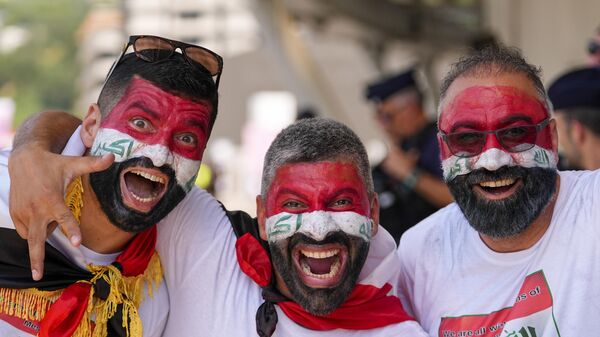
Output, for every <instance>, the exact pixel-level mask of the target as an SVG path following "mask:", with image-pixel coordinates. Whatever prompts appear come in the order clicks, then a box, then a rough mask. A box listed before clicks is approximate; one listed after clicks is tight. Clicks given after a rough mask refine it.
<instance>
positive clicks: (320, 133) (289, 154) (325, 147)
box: [261, 118, 374, 198]
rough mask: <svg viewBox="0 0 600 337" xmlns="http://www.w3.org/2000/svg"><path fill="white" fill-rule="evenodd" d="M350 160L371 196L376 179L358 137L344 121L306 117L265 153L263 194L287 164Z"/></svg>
mask: <svg viewBox="0 0 600 337" xmlns="http://www.w3.org/2000/svg"><path fill="white" fill-rule="evenodd" d="M337 160H347V161H349V162H351V163H353V164H354V165H355V166H356V168H357V169H358V173H359V174H360V176H361V177H362V178H363V180H364V183H365V186H366V188H367V192H368V194H369V197H372V196H373V193H374V192H373V179H372V177H371V169H370V167H369V159H368V157H367V151H366V150H365V147H364V145H363V144H362V142H361V141H360V139H359V138H358V136H357V135H356V134H355V133H354V132H353V131H352V130H350V128H349V127H347V126H345V125H344V124H342V123H339V122H336V121H334V120H331V119H327V118H309V119H302V120H300V121H297V122H296V123H294V124H292V125H290V126H288V127H287V128H285V129H283V131H281V132H280V133H279V134H278V135H277V137H276V138H275V140H274V141H273V143H272V144H271V146H270V147H269V150H268V151H267V154H266V155H265V162H264V166H263V174H262V187H261V194H262V197H263V198H266V195H267V191H268V190H269V187H270V186H271V183H272V182H273V178H274V177H275V172H276V171H277V169H278V168H279V167H281V166H283V165H285V164H295V163H313V162H319V161H337Z"/></svg>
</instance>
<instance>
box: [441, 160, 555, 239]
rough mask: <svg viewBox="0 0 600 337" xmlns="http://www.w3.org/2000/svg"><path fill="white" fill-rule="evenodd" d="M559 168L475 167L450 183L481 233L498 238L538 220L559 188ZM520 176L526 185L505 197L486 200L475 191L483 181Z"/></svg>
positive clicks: (517, 231) (463, 210)
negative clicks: (488, 168) (474, 186)
mask: <svg viewBox="0 0 600 337" xmlns="http://www.w3.org/2000/svg"><path fill="white" fill-rule="evenodd" d="M557 175H558V173H557V171H556V169H550V168H540V167H533V168H524V167H520V166H511V167H502V168H500V169H498V170H496V171H493V172H492V171H488V170H485V169H478V170H474V171H472V172H471V173H469V174H466V175H462V176H458V177H456V178H455V179H454V180H452V181H450V182H448V187H449V188H450V192H451V193H452V195H453V196H454V199H455V200H456V203H457V204H458V206H459V207H460V209H461V210H462V212H463V214H464V215H465V217H466V218H467V221H469V224H470V225H471V227H473V228H474V229H475V230H476V231H477V232H479V233H481V234H484V235H487V236H489V237H492V238H495V239H502V238H508V237H513V236H516V235H519V234H521V233H523V232H524V231H525V230H526V229H527V228H528V227H529V226H530V225H531V223H532V222H533V221H534V220H535V219H537V217H538V216H539V215H540V214H541V213H542V211H543V210H544V208H546V206H547V205H548V203H549V202H550V199H551V198H552V195H553V194H554V192H555V191H556V179H557ZM503 178H520V179H521V180H522V182H523V185H522V186H521V187H520V188H519V189H518V190H517V191H515V192H514V193H513V194H512V195H511V196H509V197H507V198H505V199H502V200H486V199H484V198H482V197H481V196H479V195H478V194H477V193H476V192H475V191H473V185H475V184H478V183H480V182H482V181H491V180H500V179H503Z"/></svg>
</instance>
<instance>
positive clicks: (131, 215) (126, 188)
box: [90, 158, 186, 233]
mask: <svg viewBox="0 0 600 337" xmlns="http://www.w3.org/2000/svg"><path fill="white" fill-rule="evenodd" d="M90 185H91V186H92V189H93V190H94V193H95V194H96V197H97V198H98V201H99V203H100V207H101V208H102V210H103V211H104V213H105V214H106V216H107V217H108V219H109V220H110V222H111V223H112V224H113V225H115V226H116V227H118V228H120V229H121V230H123V231H126V232H131V233H139V232H142V231H144V230H146V229H147V228H149V227H151V226H153V225H154V224H156V223H157V222H158V221H160V220H161V219H162V218H164V217H165V216H166V215H167V214H169V212H170V211H171V210H172V209H173V208H174V207H175V206H176V205H177V204H178V203H179V202H180V201H181V200H183V198H184V197H185V195H186V193H185V191H184V189H183V188H182V187H181V186H179V185H178V184H177V182H176V179H175V172H174V171H173V169H171V168H170V167H160V168H156V167H154V166H153V165H152V161H151V160H150V159H148V158H132V159H128V160H126V161H124V162H120V163H113V164H112V165H111V166H110V167H109V168H108V169H107V170H105V171H102V172H95V173H90Z"/></svg>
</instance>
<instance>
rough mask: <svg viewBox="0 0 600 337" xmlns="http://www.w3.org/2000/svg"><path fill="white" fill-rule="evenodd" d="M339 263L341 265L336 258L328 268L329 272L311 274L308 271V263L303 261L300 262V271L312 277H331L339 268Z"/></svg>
mask: <svg viewBox="0 0 600 337" xmlns="http://www.w3.org/2000/svg"><path fill="white" fill-rule="evenodd" d="M340 265H341V262H340V261H339V260H337V261H335V262H334V263H333V264H332V265H331V269H330V270H329V273H327V274H313V273H312V272H311V271H310V267H309V266H308V263H306V262H305V261H303V262H302V271H303V272H304V273H305V274H306V275H308V276H310V277H314V278H318V279H328V278H332V277H334V276H336V275H337V273H338V271H339V270H340Z"/></svg>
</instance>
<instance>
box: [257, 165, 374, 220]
mask: <svg viewBox="0 0 600 337" xmlns="http://www.w3.org/2000/svg"><path fill="white" fill-rule="evenodd" d="M265 206H266V209H265V211H266V216H267V217H270V216H272V215H275V214H278V213H282V212H287V213H295V214H298V213H308V212H313V211H318V210H321V211H331V212H344V211H350V212H355V213H358V214H360V215H363V216H370V202H369V197H368V194H367V189H366V187H365V182H364V180H363V179H362V177H361V175H360V174H359V173H358V169H357V168H356V166H355V165H354V164H352V163H348V162H316V163H297V164H286V165H283V166H281V167H279V168H278V169H277V171H276V173H275V177H274V178H273V181H272V182H271V186H270V187H269V190H268V192H267V200H266V205H265Z"/></svg>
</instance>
